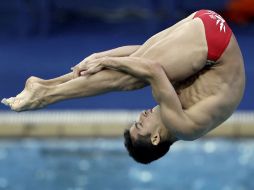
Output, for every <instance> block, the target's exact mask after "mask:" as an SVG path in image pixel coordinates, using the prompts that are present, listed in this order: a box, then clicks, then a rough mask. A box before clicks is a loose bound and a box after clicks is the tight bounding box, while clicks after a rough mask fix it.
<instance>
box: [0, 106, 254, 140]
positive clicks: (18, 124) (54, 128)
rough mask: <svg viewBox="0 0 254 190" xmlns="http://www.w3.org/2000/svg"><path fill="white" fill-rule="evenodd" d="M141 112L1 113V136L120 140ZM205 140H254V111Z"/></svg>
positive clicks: (238, 115) (236, 115)
mask: <svg viewBox="0 0 254 190" xmlns="http://www.w3.org/2000/svg"><path fill="white" fill-rule="evenodd" d="M139 113H140V111H126V110H117V111H108V110H100V111H35V112H24V113H14V112H9V111H7V112H6V111H2V112H0V137H2V138H4V137H6V138H9V137H13V138H15V137H41V138H48V137H118V136H121V135H122V133H123V131H124V129H125V128H127V127H128V126H130V125H131V124H132V123H133V122H134V121H135V119H136V118H137V117H138V114H139ZM205 137H233V138H243V137H246V138H247V137H254V112H235V113H234V114H233V115H232V116H231V117H230V118H229V119H228V120H227V121H225V122H224V123H223V124H222V125H220V126H218V127H217V128H216V129H214V130H212V131H211V132H209V133H208V134H207V135H206V136H205Z"/></svg>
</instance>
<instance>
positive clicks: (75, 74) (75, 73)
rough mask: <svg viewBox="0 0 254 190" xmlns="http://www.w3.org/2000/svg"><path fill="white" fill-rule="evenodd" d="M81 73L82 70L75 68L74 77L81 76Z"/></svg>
mask: <svg viewBox="0 0 254 190" xmlns="http://www.w3.org/2000/svg"><path fill="white" fill-rule="evenodd" d="M79 73H80V70H79V69H78V68H75V69H74V70H73V78H74V79H75V78H77V77H79Z"/></svg>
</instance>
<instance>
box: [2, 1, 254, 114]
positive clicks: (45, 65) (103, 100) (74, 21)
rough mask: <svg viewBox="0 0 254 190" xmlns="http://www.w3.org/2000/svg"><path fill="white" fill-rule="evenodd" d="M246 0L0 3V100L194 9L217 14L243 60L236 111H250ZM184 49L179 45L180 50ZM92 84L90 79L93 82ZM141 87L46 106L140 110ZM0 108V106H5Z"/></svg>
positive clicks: (251, 39) (252, 53)
mask: <svg viewBox="0 0 254 190" xmlns="http://www.w3.org/2000/svg"><path fill="white" fill-rule="evenodd" d="M252 2H253V1H252V0H231V1H230V0H227V1H226V0H214V1H204V0H199V1H198V0H196V1H194V0H150V1H149V0H135V1H134V0H129V1H124V0H118V1H103V0H93V1H89V0H43V1H40V0H9V1H1V2H0V66H1V70H0V87H1V89H0V98H4V97H10V96H14V95H16V94H17V93H19V92H20V91H21V90H22V89H23V87H24V83H25V81H26V79H27V78H28V77H29V76H31V75H33V76H38V77H42V78H53V77H56V76H59V75H62V74H64V73H67V72H70V68H71V67H72V66H73V65H75V64H77V63H79V62H80V61H81V60H82V59H83V58H85V57H86V56H88V55H90V54H91V53H94V52H99V51H102V50H107V49H110V48H114V47H118V46H123V45H131V44H142V43H143V42H144V41H145V40H146V39H147V38H148V37H150V36H151V35H153V34H154V33H156V32H158V31H160V30H162V29H164V28H166V27H168V26H170V25H172V24H174V23H175V22H177V21H178V20H181V19H183V18H184V17H186V16H187V15H189V14H190V13H192V12H194V11H196V10H198V9H212V10H215V11H217V12H219V13H221V14H222V15H223V16H224V17H225V18H226V19H227V20H228V22H229V25H230V26H231V27H232V29H233V31H234V33H235V35H236V37H237V39H238V41H239V44H240V47H241V49H242V53H243V56H244V60H245V67H246V76H247V83H246V91H245V95H244V98H243V101H242V102H241V104H240V106H239V108H238V109H239V110H253V109H254V103H253V96H254V90H253V84H252V83H253V81H254V76H253V73H254V64H253V60H254V47H253V43H254V23H253V16H254V5H253V3H252ZM183 51H184V50H183ZM95 85H96V84H95ZM153 105H155V102H154V101H153V99H152V96H151V91H150V89H149V88H145V89H143V90H138V91H135V92H123V93H121V92H115V93H110V94H106V95H101V96H97V97H91V98H86V99H78V100H69V101H64V102H61V103H57V104H55V105H51V106H49V107H48V108H47V109H130V110H134V109H146V108H149V107H151V106H153ZM6 109H7V108H5V107H4V106H0V110H6Z"/></svg>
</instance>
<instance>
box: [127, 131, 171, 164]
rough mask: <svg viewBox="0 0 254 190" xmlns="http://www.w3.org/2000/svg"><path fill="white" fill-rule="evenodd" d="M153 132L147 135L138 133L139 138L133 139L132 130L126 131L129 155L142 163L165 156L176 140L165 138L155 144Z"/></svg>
mask: <svg viewBox="0 0 254 190" xmlns="http://www.w3.org/2000/svg"><path fill="white" fill-rule="evenodd" d="M150 137H151V134H149V135H146V136H141V135H138V139H137V140H135V141H134V140H132V139H131V135H130V130H129V129H126V130H125V131H124V140H125V142H124V145H125V147H126V149H127V150H128V152H129V155H130V156H131V157H132V158H133V159H134V160H135V161H137V162H139V163H142V164H149V163H150V162H152V161H154V160H157V159H159V158H160V157H162V156H164V155H165V154H166V153H167V152H168V150H169V148H170V146H171V145H172V144H173V143H174V142H175V140H174V141H173V140H170V138H168V139H169V140H168V139H167V140H163V141H162V142H160V143H159V144H158V145H156V146H155V145H153V144H152V142H151V140H150Z"/></svg>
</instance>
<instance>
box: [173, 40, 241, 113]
mask: <svg viewBox="0 0 254 190" xmlns="http://www.w3.org/2000/svg"><path fill="white" fill-rule="evenodd" d="M223 84H226V86H227V87H230V88H226V89H225V88H224V85H223ZM244 87H245V74H244V65H243V59H242V55H241V51H240V49H239V47H238V44H237V41H236V40H235V37H234V35H232V37H231V40H230V43H229V45H228V47H227V48H226V50H225V52H224V53H223V54H222V56H221V58H220V59H219V60H218V61H217V63H216V64H215V65H213V66H211V67H209V66H206V67H205V68H204V69H202V70H201V71H200V72H199V73H198V74H196V75H194V76H191V77H189V78H187V79H185V80H184V81H181V82H178V83H176V84H175V88H176V91H177V93H178V96H179V98H180V100H181V103H182V106H183V108H184V109H188V108H189V107H191V106H192V105H194V104H196V103H197V102H199V101H201V100H203V99H205V98H207V97H209V96H211V95H215V94H218V93H220V94H223V96H224V97H225V99H232V101H231V102H232V103H231V105H228V106H229V107H231V109H232V111H233V110H234V109H235V108H236V107H237V106H238V104H239V102H240V100H241V98H242V95H243V91H244ZM231 109H230V110H231Z"/></svg>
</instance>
